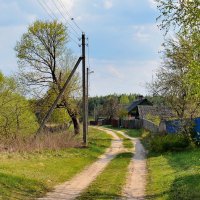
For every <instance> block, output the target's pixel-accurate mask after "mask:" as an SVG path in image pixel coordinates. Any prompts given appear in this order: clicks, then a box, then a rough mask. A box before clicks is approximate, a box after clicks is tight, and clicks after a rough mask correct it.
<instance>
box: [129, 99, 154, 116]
mask: <svg viewBox="0 0 200 200" xmlns="http://www.w3.org/2000/svg"><path fill="white" fill-rule="evenodd" d="M141 105H146V106H153V104H152V103H151V102H150V101H149V100H148V99H146V98H143V96H139V98H138V99H137V100H136V101H133V102H132V103H131V105H130V106H128V108H127V111H128V117H129V119H139V118H140V116H139V110H138V106H141Z"/></svg>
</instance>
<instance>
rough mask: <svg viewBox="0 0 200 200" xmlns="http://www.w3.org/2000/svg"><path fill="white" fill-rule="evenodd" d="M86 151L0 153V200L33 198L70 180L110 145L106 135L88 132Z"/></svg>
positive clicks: (69, 149)
mask: <svg viewBox="0 0 200 200" xmlns="http://www.w3.org/2000/svg"><path fill="white" fill-rule="evenodd" d="M89 137H90V138H89V147H88V148H82V149H81V148H68V149H65V150H59V151H44V152H43V153H23V154H22V153H21V154H20V153H12V154H9V153H0V160H1V162H0V199H3V200H6V199H11V200H12V199H23V200H26V199H34V198H35V197H40V196H43V195H44V194H45V193H46V192H47V191H49V190H51V189H52V188H53V186H55V185H57V184H59V183H62V182H64V181H67V180H69V179H70V178H72V177H73V176H74V175H75V174H77V173H79V172H80V171H81V170H82V169H83V168H84V167H86V166H87V165H89V164H91V163H92V162H94V161H95V160H96V159H97V157H98V156H99V155H101V154H102V153H104V152H105V149H106V148H107V147H109V146H110V143H111V138H110V136H109V135H107V134H106V133H104V132H102V131H99V130H96V129H94V128H92V129H90V132H89Z"/></svg>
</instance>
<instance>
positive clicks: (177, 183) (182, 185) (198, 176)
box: [143, 131, 200, 200]
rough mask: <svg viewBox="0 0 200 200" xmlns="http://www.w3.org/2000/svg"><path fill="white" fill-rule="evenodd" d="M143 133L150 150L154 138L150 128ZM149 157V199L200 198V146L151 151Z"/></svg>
mask: <svg viewBox="0 0 200 200" xmlns="http://www.w3.org/2000/svg"><path fill="white" fill-rule="evenodd" d="M143 135H144V137H143V144H144V145H145V146H146V148H147V149H148V148H149V140H150V138H149V137H148V133H147V132H146V131H144V134H143ZM147 159H148V160H147V165H148V183H147V190H146V193H147V199H153V200H171V199H173V200H180V199H181V200H189V199H194V200H197V199H200V192H199V191H200V181H199V180H200V149H188V150H185V151H173V152H165V153H162V154H161V153H153V152H150V153H149V155H148V158H147Z"/></svg>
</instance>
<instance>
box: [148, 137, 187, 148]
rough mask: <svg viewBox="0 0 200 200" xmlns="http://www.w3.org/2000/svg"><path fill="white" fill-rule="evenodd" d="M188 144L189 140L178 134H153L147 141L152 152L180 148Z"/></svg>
mask: <svg viewBox="0 0 200 200" xmlns="http://www.w3.org/2000/svg"><path fill="white" fill-rule="evenodd" d="M189 145H190V142H189V140H188V139H187V138H185V137H184V136H182V135H180V134H177V135H165V136H155V137H153V138H151V139H150V142H149V148H150V151H152V152H166V151H174V150H182V149H185V148H187V147H188V146H189Z"/></svg>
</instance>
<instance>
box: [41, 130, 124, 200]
mask: <svg viewBox="0 0 200 200" xmlns="http://www.w3.org/2000/svg"><path fill="white" fill-rule="evenodd" d="M99 129H100V130H104V131H106V132H107V133H108V134H110V135H112V137H113V140H112V143H111V147H110V148H109V149H108V150H107V151H106V153H105V154H103V155H102V156H100V157H99V159H98V160H97V161H96V162H94V163H93V164H92V165H90V166H89V167H87V168H86V169H85V170H83V171H82V172H81V173H80V174H78V175H76V176H75V177H74V178H72V179H71V180H70V181H67V182H66V183H63V184H61V185H59V186H57V187H55V190H54V191H53V192H50V193H47V195H46V197H44V198H40V200H71V199H75V198H76V197H78V196H79V195H80V194H81V192H83V190H84V189H86V188H87V187H88V186H89V185H90V183H91V182H92V181H93V180H95V179H96V177H97V176H98V175H99V174H100V173H101V172H102V171H103V170H104V168H105V167H106V166H107V165H108V163H109V162H110V161H111V160H112V159H113V158H114V157H115V156H116V155H117V154H118V153H121V152H123V151H124V149H123V145H122V140H121V139H120V138H119V137H118V136H117V135H116V134H115V133H114V132H112V131H110V130H105V129H101V128H99Z"/></svg>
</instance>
